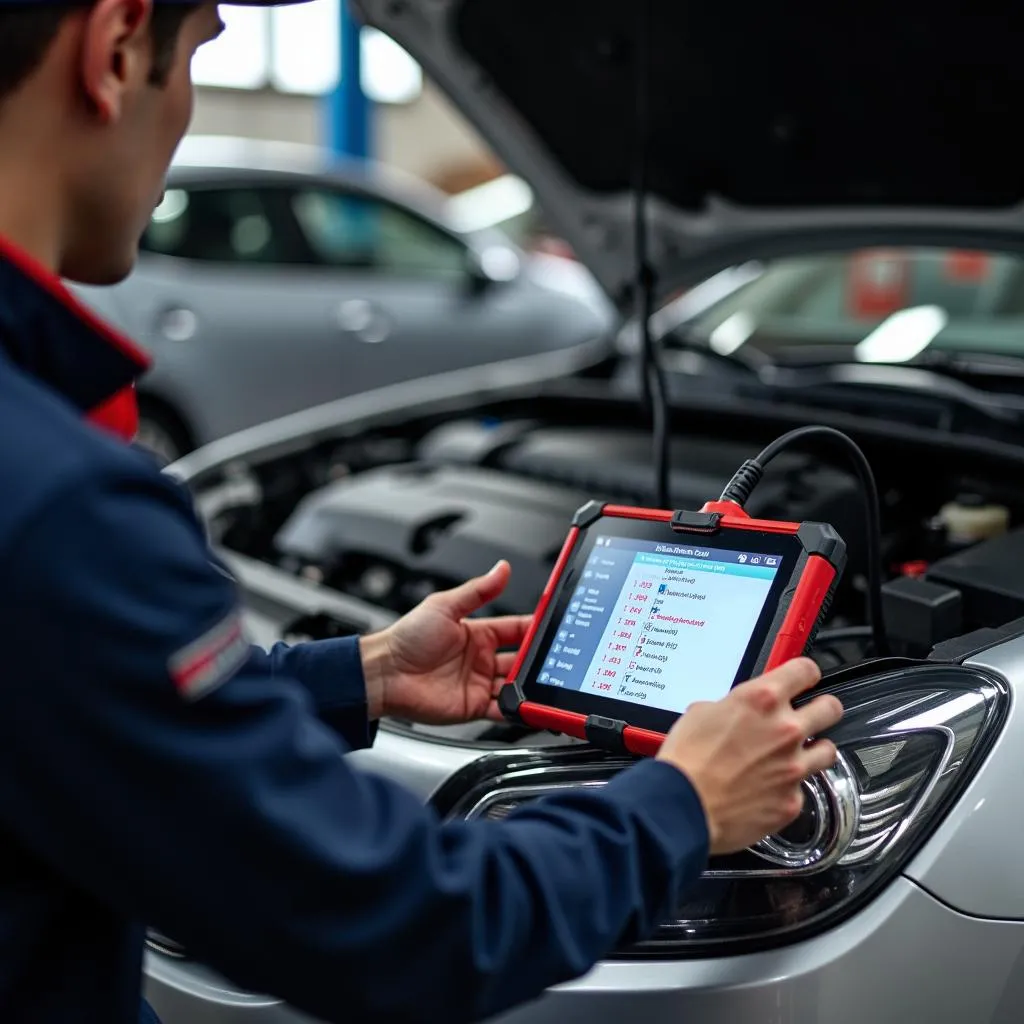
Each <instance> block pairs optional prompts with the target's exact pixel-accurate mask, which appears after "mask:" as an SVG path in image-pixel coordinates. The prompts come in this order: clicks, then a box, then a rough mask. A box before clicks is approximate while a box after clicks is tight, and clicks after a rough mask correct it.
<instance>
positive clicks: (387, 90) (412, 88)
mask: <svg viewBox="0 0 1024 1024" xmlns="http://www.w3.org/2000/svg"><path fill="white" fill-rule="evenodd" d="M316 2H317V3H322V2H323V0H316ZM335 35H337V32H335ZM360 55H361V58H362V64H363V68H362V85H363V92H365V93H366V96H367V99H369V100H371V101H372V102H373V103H411V102H412V101H413V100H414V99H417V98H418V97H419V95H420V93H421V92H422V91H423V69H422V68H421V67H420V66H419V64H417V63H416V61H414V60H413V59H412V57H410V56H409V54H408V53H406V51H405V50H403V49H402V47H400V46H399V45H398V43H396V42H395V41H394V40H393V39H392V38H391V37H390V36H386V35H384V33H383V32H379V31H378V30H377V29H375V28H364V29H363V30H362V35H361V36H360Z"/></svg>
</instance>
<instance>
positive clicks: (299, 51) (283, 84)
mask: <svg viewBox="0 0 1024 1024" xmlns="http://www.w3.org/2000/svg"><path fill="white" fill-rule="evenodd" d="M339 3H340V0H313V2H312V3H307V4H297V5H295V6H288V7H275V8H272V9H271V12H270V14H271V22H270V25H271V38H272V40H273V45H272V48H271V50H272V52H271V58H270V81H271V83H272V84H273V86H274V88H275V89H279V90H280V91H281V92H289V93H306V94H309V95H314V96H315V95H318V94H321V93H325V92H329V91H330V90H331V89H333V88H335V86H336V85H337V84H338V77H339V75H340V74H341V41H340V39H339V26H340V25H341V11H340V6H339Z"/></svg>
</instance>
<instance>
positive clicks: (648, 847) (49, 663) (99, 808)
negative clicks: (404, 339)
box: [0, 472, 707, 1022]
mask: <svg viewBox="0 0 1024 1024" xmlns="http://www.w3.org/2000/svg"><path fill="white" fill-rule="evenodd" d="M156 476H157V475H156V474H154V478H153V479H150V478H149V477H145V478H138V477H135V476H133V475H131V474H126V475H124V476H118V475H117V474H116V473H114V472H111V473H108V474H106V475H105V476H104V477H103V478H101V479H90V480H89V481H85V482H82V481H75V482H73V484H69V486H68V487H67V488H66V489H65V490H64V491H63V492H62V493H61V494H60V495H58V496H56V497H55V498H54V500H52V501H50V502H48V503H47V507H46V508H44V509H41V510H40V511H39V514H38V515H36V516H34V517H33V520H32V523H31V524H30V525H29V526H27V527H26V528H25V529H24V531H23V532H22V535H21V536H20V537H18V538H17V543H16V544H12V545H10V546H9V547H8V549H7V550H6V551H3V552H0V567H2V576H0V578H2V580H3V587H2V590H0V593H2V595H3V596H2V606H3V607H2V609H0V610H2V615H0V636H2V637H3V642H4V650H5V653H6V656H7V664H6V666H5V672H4V677H5V682H4V692H5V695H6V704H5V713H4V714H3V715H2V716H0V825H2V827H3V829H4V831H6V832H7V833H8V834H9V835H10V836H11V837H12V839H13V840H15V841H17V842H19V843H21V844H23V845H24V846H26V847H27V848H28V849H30V850H33V851H34V852H35V853H36V855H37V856H39V857H40V858H41V859H43V860H44V861H45V862H47V863H48V864H49V865H50V866H51V868H52V869H53V870H54V871H56V872H58V873H59V874H60V875H61V876H62V877H64V878H65V879H67V880H69V881H70V882H71V883H72V884H75V885H77V886H78V887H80V888H81V889H82V890H83V891H86V892H88V893H90V894H92V896H93V897H94V898H95V899H97V900H99V901H101V902H103V903H104V904H106V905H108V906H110V907H112V908H114V910H115V911H116V912H119V913H121V914H123V915H124V916H125V917H126V918H131V919H133V920H144V921H146V922H147V923H150V924H152V925H154V926H156V927H158V928H159V929H160V930H162V931H164V932H165V933H167V934H169V935H172V936H174V937H175V938H176V939H177V940H178V941H180V942H182V943H184V944H185V945H186V946H187V947H189V948H190V949H191V951H192V952H193V953H194V954H195V955H196V956H197V957H198V958H199V959H200V960H203V961H205V962H207V963H209V964H210V965H211V966H212V967H214V968H216V969H218V970H220V971H221V972H222V973H224V974H225V975H227V976H228V977H230V978H232V979H233V980H234V981H236V982H237V983H238V984H240V985H243V986H246V987H249V988H253V989H256V990H258V991H263V992H270V993H272V994H274V995H277V996H278V997H280V998H283V999H285V1000H286V1001H288V1002H290V1003H292V1004H294V1005H295V1006H297V1007H298V1008H300V1009H302V1010H304V1011H305V1012H307V1013H309V1014H312V1015H314V1016H316V1017H318V1018H320V1019H323V1020H325V1021H352V1020H374V1021H381V1022H385V1021H387V1022H407V1021H408V1022H413V1021H437V1020H444V1021H448V1022H458V1021H469V1020H476V1019H480V1018H483V1017H486V1016H490V1015H492V1014H494V1013H497V1012H499V1011H501V1010H503V1009H505V1008H507V1007H510V1006H512V1005H514V1004H516V1003H519V1002H523V1001H526V1000H528V999H530V998H532V997H535V996H537V995H538V994H540V993H541V992H542V991H543V989H545V988H546V987H547V986H550V985H552V984H555V983H558V982H561V981H565V980H568V979H570V978H572V977H574V976H578V975H580V974H582V973H584V972H585V971H587V970H588V969H589V968H590V967H591V966H592V965H593V964H594V963H595V962H596V961H597V960H598V959H599V958H601V957H602V956H603V955H605V954H607V953H608V952H609V951H610V950H611V949H612V948H613V947H614V946H615V945H616V944H617V943H619V942H620V941H623V940H629V939H633V938H636V937H639V936H642V935H645V934H647V933H649V932H650V931H651V930H652V928H653V927H654V926H655V925H656V924H657V923H658V922H659V921H660V920H661V919H662V918H663V917H664V916H665V915H667V914H669V913H670V912H671V910H672V908H673V906H674V901H675V900H677V899H678V897H679V896H680V894H681V892H682V890H683V889H685V887H687V886H688V885H690V884H691V883H692V882H693V881H694V880H695V879H696V878H697V877H698V875H699V873H700V871H701V870H702V869H703V867H704V864H705V859H706V852H707V836H706V831H705V825H704V818H703V813H702V810H701V807H700V804H699V801H698V799H697V797H696V795H695V792H694V790H693V789H692V787H691V786H690V785H689V783H688V782H687V780H686V779H685V777H684V776H683V775H682V774H681V773H679V772H678V771H676V770H675V769H674V768H672V767H671V766H668V765H666V764H664V763H660V762H654V761H647V762H644V763H641V764H639V765H637V766H636V767H633V768H631V769H629V770H628V771H626V772H624V773H622V774H621V775H620V776H619V777H618V778H617V779H616V780H614V781H613V782H611V783H610V784H609V785H607V786H606V787H604V788H603V789H602V790H601V791H600V792H592V791H582V792H569V793H567V794H565V795H562V796H558V797H554V798H549V799H547V800H545V801H542V802H538V803H536V804H534V805H532V806H530V807H529V808H526V809H523V810H520V811H519V812H518V813H516V814H514V815H512V816H510V817H509V819H507V820H506V821H505V822H503V823H500V824H497V823H486V822H479V823H464V822H457V823H441V822H439V821H438V820H437V819H436V817H435V815H434V814H433V813H432V812H431V811H430V810H429V809H428V808H425V807H424V806H423V805H422V804H421V803H420V802H419V800H418V799H417V798H416V797H414V796H413V795H412V794H410V793H408V792H406V791H405V790H403V789H402V788H400V787H398V786H396V785H394V784H393V783H390V782H388V781H385V780H383V779H380V778H377V777H375V776H373V775H371V774H363V773H360V772H359V771H357V770H355V769H354V768H353V767H352V766H350V764H349V763H348V762H349V759H347V758H345V757H344V756H343V754H344V753H345V750H346V747H345V746H344V745H343V744H342V743H341V742H340V741H339V739H338V737H337V736H336V734H335V733H333V732H332V731H331V730H329V729H328V728H326V727H325V726H324V725H323V724H322V723H321V722H320V721H318V720H317V718H316V717H315V716H314V714H313V708H312V704H311V701H310V698H309V696H308V694H307V693H306V692H304V691H303V690H302V689H301V688H300V687H298V686H296V685H294V684H293V683H290V682H289V680H288V679H286V678H284V677H283V676H282V675H281V674H279V673H276V672H273V671H270V670H269V668H268V666H267V665H266V664H265V663H262V662H260V660H259V659H255V660H254V659H252V658H251V656H250V649H249V647H248V644H247V643H245V641H244V637H241V636H240V633H239V629H238V622H239V613H238V610H237V608H236V606H235V597H234V591H233V587H232V586H231V584H230V581H228V580H226V579H225V578H224V576H223V575H222V574H221V573H219V572H217V571H216V570H215V569H214V568H213V567H212V566H211V564H210V562H209V560H208V555H207V550H206V546H205V542H204V540H203V537H202V534H201V530H200V529H199V527H198V525H197V524H196V523H195V522H194V521H193V520H192V519H191V518H190V516H189V514H188V513H187V510H185V509H183V508H182V506H181V505H180V503H179V500H178V499H177V498H176V497H175V496H174V495H173V492H172V491H171V490H170V489H169V488H168V486H167V485H166V484H164V483H163V482H162V481H160V480H159V479H157V478H155V477H156Z"/></svg>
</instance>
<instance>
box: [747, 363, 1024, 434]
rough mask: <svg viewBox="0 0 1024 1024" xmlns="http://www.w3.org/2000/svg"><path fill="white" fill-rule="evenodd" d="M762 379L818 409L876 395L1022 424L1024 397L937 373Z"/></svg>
mask: <svg viewBox="0 0 1024 1024" xmlns="http://www.w3.org/2000/svg"><path fill="white" fill-rule="evenodd" d="M759 376H760V379H761V381H762V382H763V383H764V384H765V385H767V386H768V387H769V388H770V389H771V390H772V391H773V392H775V393H777V394H780V393H785V394H788V395H791V396H794V397H795V396H797V395H799V396H800V397H801V398H802V399H804V400H811V401H813V402H814V403H815V404H820V403H821V402H822V401H823V400H827V399H828V398H829V397H833V398H835V397H839V396H841V395H842V394H843V393H847V394H849V393H851V392H857V391H859V392H862V393H864V392H873V393H874V394H875V395H876V396H878V397H879V398H884V397H887V396H888V397H891V398H894V399H897V400H899V399H900V398H902V399H904V400H905V399H906V398H907V397H909V396H913V397H915V398H918V399H921V400H924V401H925V402H928V403H930V404H931V405H934V404H935V403H936V402H939V403H940V404H942V405H945V406H946V407H948V408H959V409H962V410H967V411H969V412H971V413H974V414H976V415H980V416H983V417H985V418H986V419H989V420H993V421H995V422H999V423H1004V424H1008V425H1012V426H1020V425H1021V424H1022V423H1024V396H1020V395H1015V394H1007V393H1005V392H994V391H989V390H985V389H982V388H979V387H976V386H974V385H972V384H968V383H966V382H965V381H963V380H961V379H960V378H959V377H957V376H955V375H949V374H947V373H943V372H940V371H938V370H936V369H934V368H926V367H922V366H904V365H895V364H891V363H832V364H829V365H826V366H821V365H819V366H814V367H799V366H798V367H792V366H778V365H771V366H769V367H765V368H764V369H762V371H761V373H760V375H759ZM947 428H948V429H952V425H950V424H947Z"/></svg>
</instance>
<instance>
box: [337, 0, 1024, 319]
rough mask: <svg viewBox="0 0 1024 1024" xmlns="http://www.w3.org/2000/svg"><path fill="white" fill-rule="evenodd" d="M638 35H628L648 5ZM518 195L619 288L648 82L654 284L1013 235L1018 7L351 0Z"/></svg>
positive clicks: (1017, 228)
mask: <svg viewBox="0 0 1024 1024" xmlns="http://www.w3.org/2000/svg"><path fill="white" fill-rule="evenodd" d="M645 3H647V4H649V5H650V6H649V8H648V10H649V15H648V16H649V18H650V22H649V24H650V26H651V30H650V34H649V39H650V44H649V46H646V47H643V46H641V47H639V48H638V45H637V40H638V38H640V35H639V31H640V29H639V26H640V19H641V15H642V12H643V10H644V6H643V5H644V4H645ZM356 5H357V6H358V8H359V9H360V12H361V14H362V16H363V18H364V19H365V20H366V21H367V22H368V23H369V24H372V25H374V26H376V27H378V28H380V29H382V30H383V31H384V32H386V33H388V34H389V35H391V36H392V37H393V38H394V39H395V40H396V41H398V42H399V43H400V44H401V45H402V46H404V47H405V48H406V49H407V50H408V51H409V52H410V53H411V54H412V55H413V56H414V57H415V58H416V59H417V60H418V61H420V62H421V64H422V65H423V66H424V68H425V70H426V71H427V73H428V74H430V75H431V77H432V78H433V79H434V80H435V81H436V82H437V83H438V85H439V86H440V87H441V88H442V89H444V90H445V91H446V92H447V93H448V94H449V96H450V97H451V98H452V100H453V101H454V102H455V104H456V105H457V106H458V107H459V108H460V109H461V111H462V112H463V113H464V114H465V115H466V116H467V117H468V118H469V120H470V121H471V122H472V123H473V124H474V125H475V126H476V127H477V129H478V130H479V131H480V132H481V134H482V135H483V136H484V137H485V138H486V139H487V140H488V142H489V143H490V144H491V145H492V146H493V148H494V150H495V152H496V153H497V154H498V155H499V156H500V157H501V158H502V159H503V160H504V161H505V162H506V164H507V165H508V166H509V167H510V168H511V169H512V170H514V171H515V172H516V173H518V174H520V175H521V176H522V177H524V178H525V179H526V180H527V181H529V183H530V184H531V185H532V186H533V188H534V189H535V191H536V194H537V199H538V202H539V203H540V205H541V206H542V207H543V209H544V211H545V214H546V217H547V219H548V220H550V221H551V222H552V224H553V225H554V226H555V227H556V228H557V229H558V230H559V231H560V232H561V233H562V234H563V235H564V237H565V238H566V240H567V241H568V242H569V243H570V244H571V245H572V246H573V248H574V249H575V251H576V253H577V255H578V256H579V258H580V259H581V260H582V261H583V262H584V263H585V264H586V265H587V266H588V267H589V268H590V269H591V270H592V271H593V272H594V274H595V275H596V276H597V278H598V280H599V281H600V282H601V284H602V285H603V287H604V288H605V289H606V290H607V291H608V293H609V294H610V295H611V296H612V297H613V298H614V299H615V300H616V301H618V302H619V303H621V304H625V303H627V302H628V301H629V296H630V294H631V290H632V289H631V285H632V281H633V279H634V277H635V252H634V247H633V217H634V202H633V190H634V186H635V181H636V168H637V154H638V151H639V148H640V147H639V140H640V138H641V133H640V131H639V127H638V125H637V117H636V110H637V105H636V99H637V93H636V80H637V75H636V60H637V54H638V52H639V53H641V54H644V53H645V54H646V56H645V58H644V59H643V60H642V62H641V63H642V65H643V66H644V67H645V69H646V75H647V88H648V91H649V118H648V122H649V124H648V129H649V130H648V138H649V142H648V149H647V187H648V191H649V207H648V208H649V211H650V221H649V224H650V231H649V243H648V244H649V256H650V259H651V262H652V264H653V266H654V268H655V271H656V273H657V275H658V285H657V289H656V290H657V293H658V297H659V298H665V297H667V296H668V295H669V294H671V293H672V292H673V291H674V290H676V289H677V288H679V287H680V286H684V285H686V284H690V283H692V282H694V281H696V280H698V279H700V278H701V277H704V276H707V275H708V274H710V273H713V272H714V271H716V270H719V269H721V268H722V267H724V266H727V265H730V264H735V263H737V262H740V261H742V260H746V259H750V258H765V257H770V256H777V255H789V254H796V253H806V252H809V251H814V250H821V249H845V248H850V247H856V246H863V245H874V244H899V243H905V244H928V245H958V246H960V247H964V248H968V247H978V248H1006V249H1010V250H1013V249H1020V248H1024V206H1022V201H1024V150H1022V148H1021V146H1020V145H1019V142H1018V140H1017V139H1016V138H1015V136H1016V134H1017V132H1018V130H1019V125H1020V124H1021V114H1022V113H1024V60H1022V59H1021V56H1020V53H1021V45H1022V43H1024V8H1022V7H1020V6H1019V5H1016V6H1004V7H1001V8H1000V11H999V14H998V15H993V14H991V13H986V12H984V11H983V10H982V9H981V8H978V7H975V6H973V5H969V4H968V3H967V2H965V0H957V2H954V3H953V4H950V5H945V6H944V5H941V4H935V3H930V4H913V5H907V4H903V5H893V4H892V3H891V0H889V2H887V3H883V2H880V0H862V2H861V3H858V4H856V5H854V6H850V7H849V8H848V9H846V8H843V7H840V8H836V7H835V6H834V5H828V4H821V3H820V2H817V3H813V4H812V3H810V2H808V0H797V2H790V3H787V4H783V5H781V6H780V5H778V4H763V3H756V4H755V3H750V2H749V0H742V2H739V3H736V2H734V3H731V4H724V3H695V2H692V0H356Z"/></svg>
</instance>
